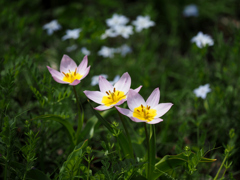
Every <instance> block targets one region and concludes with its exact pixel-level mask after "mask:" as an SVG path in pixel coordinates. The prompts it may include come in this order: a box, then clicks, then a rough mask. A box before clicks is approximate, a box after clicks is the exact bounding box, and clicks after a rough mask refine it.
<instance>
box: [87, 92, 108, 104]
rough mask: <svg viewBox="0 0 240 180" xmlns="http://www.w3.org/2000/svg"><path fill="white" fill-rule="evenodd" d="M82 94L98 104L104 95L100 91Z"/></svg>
mask: <svg viewBox="0 0 240 180" xmlns="http://www.w3.org/2000/svg"><path fill="white" fill-rule="evenodd" d="M83 92H84V94H85V95H86V96H87V97H88V98H89V99H91V100H92V101H94V102H96V103H98V104H102V98H103V96H105V94H103V93H102V92H100V91H83Z"/></svg>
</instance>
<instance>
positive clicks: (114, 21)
mask: <svg viewBox="0 0 240 180" xmlns="http://www.w3.org/2000/svg"><path fill="white" fill-rule="evenodd" d="M128 21H129V19H128V18H127V17H126V16H123V15H118V14H113V16H112V18H110V19H107V20H106V23H107V25H108V26H109V27H114V26H119V25H125V24H127V23H128Z"/></svg>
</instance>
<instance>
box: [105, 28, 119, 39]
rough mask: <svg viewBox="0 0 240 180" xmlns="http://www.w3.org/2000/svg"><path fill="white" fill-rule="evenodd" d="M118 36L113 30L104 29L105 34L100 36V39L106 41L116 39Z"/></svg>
mask: <svg viewBox="0 0 240 180" xmlns="http://www.w3.org/2000/svg"><path fill="white" fill-rule="evenodd" d="M116 36H118V34H117V33H116V31H115V29H111V28H110V29H106V31H105V33H104V34H102V36H101V39H106V38H107V37H116Z"/></svg>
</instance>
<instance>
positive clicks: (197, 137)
mask: <svg viewBox="0 0 240 180" xmlns="http://www.w3.org/2000/svg"><path fill="white" fill-rule="evenodd" d="M197 145H198V146H199V124H198V125H197Z"/></svg>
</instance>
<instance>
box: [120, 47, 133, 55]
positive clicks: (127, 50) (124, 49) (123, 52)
mask: <svg viewBox="0 0 240 180" xmlns="http://www.w3.org/2000/svg"><path fill="white" fill-rule="evenodd" d="M118 49H119V53H121V55H122V56H123V57H125V56H126V54H128V53H131V52H132V49H131V48H130V47H129V46H128V45H126V44H124V45H122V46H121V47H120V48H118Z"/></svg>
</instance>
